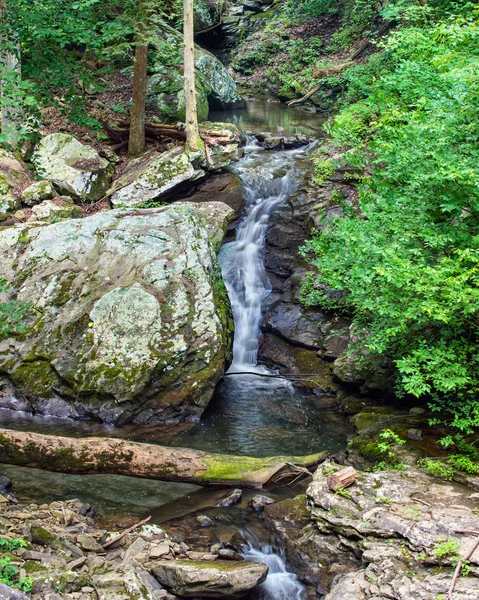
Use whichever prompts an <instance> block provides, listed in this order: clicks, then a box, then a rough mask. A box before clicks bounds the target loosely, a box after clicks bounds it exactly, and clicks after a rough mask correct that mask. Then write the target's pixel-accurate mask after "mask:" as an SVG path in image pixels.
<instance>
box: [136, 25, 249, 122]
mask: <svg viewBox="0 0 479 600" xmlns="http://www.w3.org/2000/svg"><path fill="white" fill-rule="evenodd" d="M150 43H151V45H152V46H153V49H154V52H153V53H152V67H151V69H150V74H151V77H150V79H149V80H148V90H147V99H148V102H149V103H150V104H152V105H153V106H154V107H155V108H156V109H157V110H158V111H159V112H160V113H161V114H162V116H163V117H164V118H167V119H170V120H173V121H184V120H185V100H184V78H183V69H182V61H183V36H182V35H181V33H180V32H179V31H176V29H173V28H172V27H170V26H169V25H167V24H166V23H160V24H159V25H158V27H157V30H156V35H155V36H153V38H152V40H151V42H150ZM195 67H196V100H197V105H198V106H197V108H198V119H199V121H203V120H205V119H206V118H207V117H208V110H209V109H211V108H221V109H227V108H238V107H240V106H242V105H243V100H242V99H241V97H240V95H239V94H238V92H237V90H236V84H235V82H234V80H233V78H232V77H231V75H230V74H229V73H228V71H227V69H226V68H225V67H224V66H223V65H222V64H221V62H220V61H219V60H218V59H217V58H216V57H215V56H213V54H211V53H210V52H207V51H206V50H203V49H202V48H200V47H199V46H195Z"/></svg>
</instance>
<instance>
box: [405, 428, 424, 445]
mask: <svg viewBox="0 0 479 600" xmlns="http://www.w3.org/2000/svg"><path fill="white" fill-rule="evenodd" d="M407 437H408V440H414V441H416V442H422V440H423V436H422V431H421V430H420V429H408V431H407Z"/></svg>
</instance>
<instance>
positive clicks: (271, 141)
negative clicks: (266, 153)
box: [263, 136, 283, 150]
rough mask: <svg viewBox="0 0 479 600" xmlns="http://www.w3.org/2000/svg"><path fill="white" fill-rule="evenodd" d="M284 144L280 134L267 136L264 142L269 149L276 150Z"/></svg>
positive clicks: (264, 145)
mask: <svg viewBox="0 0 479 600" xmlns="http://www.w3.org/2000/svg"><path fill="white" fill-rule="evenodd" d="M282 145H283V138H282V137H280V136H271V137H267V138H265V140H264V142H263V147H264V148H266V149H267V150H276V149H277V148H280V147H281V146H282Z"/></svg>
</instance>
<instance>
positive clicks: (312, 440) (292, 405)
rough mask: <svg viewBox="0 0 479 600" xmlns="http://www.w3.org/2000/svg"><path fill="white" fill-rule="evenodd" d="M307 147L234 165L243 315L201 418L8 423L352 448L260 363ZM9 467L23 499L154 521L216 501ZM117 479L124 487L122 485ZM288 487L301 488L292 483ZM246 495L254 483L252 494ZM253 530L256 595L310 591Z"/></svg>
mask: <svg viewBox="0 0 479 600" xmlns="http://www.w3.org/2000/svg"><path fill="white" fill-rule="evenodd" d="M216 118H217V119H218V120H225V121H230V122H234V123H237V124H238V125H239V126H240V127H242V128H243V129H249V128H250V129H253V130H255V131H263V130H266V131H268V130H269V131H281V132H283V131H284V132H285V133H288V134H294V133H305V132H307V133H309V134H311V133H312V131H313V130H314V131H318V130H319V129H320V126H321V119H319V118H318V117H317V116H313V115H308V114H307V113H301V112H299V111H291V110H285V109H284V108H283V107H282V106H281V105H277V104H273V103H266V102H255V103H251V102H250V103H248V107H247V110H246V111H234V112H231V113H229V114H228V113H221V116H220V115H217V116H216ZM307 152H308V148H306V149H299V150H289V151H279V152H276V151H274V152H271V151H265V150H263V149H262V148H260V147H259V146H258V144H257V143H256V142H254V141H253V139H252V138H250V139H249V142H248V144H247V146H246V148H245V156H244V158H242V159H241V160H240V161H239V162H238V163H237V164H236V165H235V171H236V172H237V174H238V176H239V177H240V179H241V182H242V185H243V189H244V196H245V211H244V215H243V218H242V220H241V222H240V224H239V226H238V229H237V233H236V239H235V240H234V241H232V242H229V243H227V244H225V245H224V247H223V249H222V250H221V253H220V262H221V265H222V271H223V275H224V278H225V283H226V287H227V290H228V294H229V296H230V300H231V305H232V309H233V314H234V320H235V339H234V348H233V362H232V364H231V366H230V369H229V371H228V373H227V374H226V376H225V378H224V380H223V381H222V382H221V383H220V384H219V386H218V388H217V392H216V394H215V397H214V399H213V401H212V402H211V404H210V406H209V408H208V409H207V411H206V412H205V414H204V417H203V418H202V420H201V423H200V424H199V426H198V427H196V428H195V429H194V430H190V431H186V432H185V433H183V434H181V435H179V434H176V435H175V437H174V438H171V437H169V436H168V434H167V433H165V430H164V429H159V428H155V427H149V428H146V429H138V428H137V429H131V428H130V429H125V430H114V429H113V430H112V429H110V428H107V427H104V426H102V425H100V424H92V423H87V424H85V423H83V424H78V423H72V422H71V421H62V420H58V419H57V420H55V419H38V418H33V417H28V418H27V417H25V415H22V414H18V413H9V412H8V411H0V422H1V423H2V425H3V426H4V427H12V428H18V429H27V430H31V431H35V430H36V431H43V432H45V433H57V434H60V435H61V434H63V435H65V434H66V435H74V436H79V435H89V434H90V435H91V434H94V435H107V436H111V437H112V436H118V437H128V438H130V439H136V440H139V441H149V442H153V443H160V444H171V445H177V446H189V447H193V448H199V449H202V450H213V451H216V452H225V453H234V454H246V455H250V456H267V455H278V454H291V455H301V454H309V453H312V452H318V451H320V450H324V449H327V450H329V451H337V450H340V449H342V448H344V446H345V444H346V439H347V435H348V434H349V432H350V429H349V428H348V426H347V424H346V421H345V420H344V419H343V418H342V417H340V416H339V415H338V414H337V412H335V411H334V410H332V409H329V410H328V409H322V408H320V404H321V403H320V402H319V399H318V397H317V396H314V395H313V394H311V393H306V392H302V391H300V390H298V389H295V388H294V387H293V386H292V384H291V383H290V382H288V381H286V380H284V379H281V378H267V377H262V375H266V374H271V372H270V371H268V370H267V369H266V368H265V367H263V366H258V364H257V360H258V348H259V341H258V337H259V328H260V322H261V316H262V307H263V304H264V300H265V298H266V297H267V295H268V294H269V293H270V291H271V286H270V283H269V280H268V277H267V273H266V271H265V267H264V261H263V253H264V246H265V235H266V230H267V227H268V222H269V218H270V216H271V214H272V212H273V211H274V210H275V209H276V208H277V207H278V206H279V205H281V204H282V203H283V202H285V201H286V200H287V198H288V196H290V195H291V194H293V193H294V192H295V190H296V189H297V188H298V185H299V184H300V182H301V179H302V173H303V172H304V169H303V168H302V165H301V163H302V161H303V160H305V159H307ZM0 466H1V465H0ZM2 471H3V472H5V474H7V475H10V476H11V477H12V479H13V480H14V481H15V493H16V494H17V496H18V497H19V499H20V500H33V499H35V501H36V502H38V503H41V502H42V501H44V502H49V501H53V500H55V499H63V498H71V497H78V498H79V499H81V500H82V501H84V502H89V503H90V504H94V505H95V506H97V507H99V508H100V509H103V510H104V511H105V512H108V511H109V512H113V513H116V512H118V514H119V515H121V512H122V511H123V514H126V515H130V516H131V515H138V516H140V515H145V514H153V515H154V519H153V520H154V521H155V522H162V521H164V520H165V519H166V518H168V517H170V518H177V517H178V516H179V515H180V516H181V515H182V514H187V513H191V512H192V511H193V510H195V508H196V510H199V509H202V508H203V507H205V508H206V507H212V506H214V505H215V503H216V496H217V494H218V492H214V491H211V490H201V489H198V488H197V487H196V486H186V485H182V484H165V483H162V482H145V481H137V480H135V479H131V478H122V477H118V476H116V477H115V476H107V475H92V476H75V475H63V474H59V473H44V472H41V471H34V470H32V469H22V468H18V467H11V466H5V468H3V467H2ZM119 489H121V490H122V493H121V494H118V493H117V490H119ZM288 493H291V494H292V493H293V492H292V491H291V492H290V491H289V490H288ZM247 499H248V493H247V494H245V501H244V502H247ZM278 499H280V497H278ZM245 508H246V507H243V509H242V510H243V511H244V510H245ZM228 510H229V515H231V516H232V515H233V514H235V510H233V509H228ZM246 512H247V513H248V515H250V516H249V517H248V518H249V519H252V518H254V517H253V516H251V515H252V513H251V511H250V510H249V509H248V510H247V511H246ZM239 526H240V525H239V522H238V524H237V527H239ZM245 536H246V534H245ZM247 540H248V547H247V548H245V550H244V555H245V557H246V558H248V559H250V560H254V561H258V562H263V563H266V564H268V566H269V567H270V572H269V575H268V577H267V579H266V581H265V583H264V584H263V585H262V586H261V588H260V590H259V596H257V598H261V599H262V600H299V599H300V598H302V597H303V586H302V585H301V584H300V582H298V580H297V578H296V576H295V575H294V574H292V573H290V572H288V571H287V567H286V563H285V558H284V555H283V553H282V552H281V551H280V550H277V549H276V550H274V549H273V547H272V546H271V545H270V544H269V543H268V544H265V543H264V542H261V541H260V540H259V539H256V538H254V537H253V536H251V535H249V537H247Z"/></svg>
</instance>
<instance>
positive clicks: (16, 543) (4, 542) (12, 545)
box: [0, 538, 28, 551]
mask: <svg viewBox="0 0 479 600" xmlns="http://www.w3.org/2000/svg"><path fill="white" fill-rule="evenodd" d="M27 546H28V542H27V540H24V539H21V538H14V539H12V540H10V539H7V538H0V550H8V551H11V550H17V549H18V548H27Z"/></svg>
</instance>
